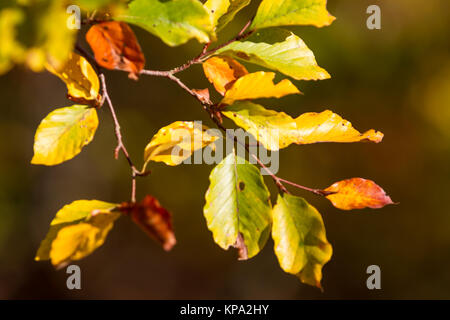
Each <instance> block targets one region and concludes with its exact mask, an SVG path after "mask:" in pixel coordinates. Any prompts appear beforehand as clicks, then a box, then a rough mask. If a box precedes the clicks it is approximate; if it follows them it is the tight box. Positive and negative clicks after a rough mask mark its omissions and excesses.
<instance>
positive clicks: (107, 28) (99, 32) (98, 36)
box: [86, 21, 145, 79]
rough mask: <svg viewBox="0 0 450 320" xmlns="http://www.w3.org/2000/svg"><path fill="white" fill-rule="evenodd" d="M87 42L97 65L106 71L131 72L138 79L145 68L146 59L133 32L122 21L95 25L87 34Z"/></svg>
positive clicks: (132, 76) (131, 75) (130, 75)
mask: <svg viewBox="0 0 450 320" xmlns="http://www.w3.org/2000/svg"><path fill="white" fill-rule="evenodd" d="M86 41H87V42H88V43H89V45H90V46H91V48H92V51H94V54H95V60H96V61H97V63H98V64H99V65H100V66H102V67H104V68H106V69H110V70H112V69H119V70H123V71H127V72H129V73H130V74H129V77H130V78H133V79H137V76H138V74H139V72H140V71H141V70H142V69H143V68H144V65H145V58H144V54H143V53H142V51H141V47H140V46H139V43H138V41H137V39H136V36H135V35H134V33H133V30H131V28H130V27H129V26H128V25H127V24H126V23H125V22H121V21H109V22H103V23H100V24H96V25H93V26H92V27H91V28H90V29H89V31H88V32H87V33H86Z"/></svg>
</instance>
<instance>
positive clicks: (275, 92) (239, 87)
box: [221, 71, 300, 104]
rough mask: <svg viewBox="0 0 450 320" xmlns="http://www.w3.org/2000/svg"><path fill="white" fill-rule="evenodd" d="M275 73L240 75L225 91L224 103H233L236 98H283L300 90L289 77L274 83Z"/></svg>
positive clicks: (261, 72)
mask: <svg viewBox="0 0 450 320" xmlns="http://www.w3.org/2000/svg"><path fill="white" fill-rule="evenodd" d="M274 78H275V73H273V72H264V71H259V72H255V73H249V74H247V75H245V76H242V77H240V78H239V79H237V80H236V82H234V83H233V85H232V86H231V88H230V89H229V90H228V91H227V92H226V93H225V97H224V98H223V100H222V102H221V103H222V104H232V103H233V102H234V101H236V100H249V99H259V98H281V97H283V96H285V95H288V94H296V93H300V91H299V90H298V89H297V88H296V87H295V86H294V85H293V84H292V82H291V81H289V80H288V79H284V80H282V81H280V82H279V83H277V84H274V83H273V79H274Z"/></svg>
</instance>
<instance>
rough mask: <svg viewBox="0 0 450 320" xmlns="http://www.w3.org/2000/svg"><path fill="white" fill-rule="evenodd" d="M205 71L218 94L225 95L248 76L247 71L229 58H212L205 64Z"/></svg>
mask: <svg viewBox="0 0 450 320" xmlns="http://www.w3.org/2000/svg"><path fill="white" fill-rule="evenodd" d="M203 71H204V72H205V75H206V77H207V78H208V80H209V81H210V82H211V83H212V84H213V85H214V88H216V90H217V92H219V93H220V94H221V95H224V94H225V91H227V90H228V89H229V88H230V87H231V86H232V84H233V83H234V82H235V81H236V80H237V79H239V78H240V77H242V76H244V75H246V74H248V71H247V69H245V67H244V66H243V65H242V64H240V63H239V62H237V61H236V60H234V59H232V58H229V57H212V58H210V59H208V60H206V61H205V62H203Z"/></svg>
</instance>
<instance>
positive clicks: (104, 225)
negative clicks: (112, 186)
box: [35, 200, 120, 267]
mask: <svg viewBox="0 0 450 320" xmlns="http://www.w3.org/2000/svg"><path fill="white" fill-rule="evenodd" d="M116 207H117V204H113V203H108V202H103V201H98V200H77V201H74V202H72V203H71V204H68V205H66V206H64V207H63V208H62V209H61V210H59V211H58V212H57V213H56V216H55V218H54V219H53V220H52V222H51V223H50V230H49V231H48V233H47V235H46V237H45V239H44V240H43V241H42V242H41V245H40V247H39V249H38V251H37V253H36V257H35V260H36V261H41V260H49V259H50V260H51V262H52V264H53V265H54V266H55V267H62V266H64V265H66V264H67V263H68V262H70V261H72V260H79V259H82V258H84V257H86V256H87V255H89V254H91V253H92V252H93V251H94V250H95V249H97V248H98V247H100V246H101V245H102V244H103V243H104V241H105V239H106V236H107V235H108V232H109V231H110V230H111V229H112V227H113V224H114V221H115V220H116V219H117V218H118V217H119V216H120V213H118V212H117V211H114V209H115V208H116Z"/></svg>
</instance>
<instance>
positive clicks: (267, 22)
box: [250, 0, 336, 30]
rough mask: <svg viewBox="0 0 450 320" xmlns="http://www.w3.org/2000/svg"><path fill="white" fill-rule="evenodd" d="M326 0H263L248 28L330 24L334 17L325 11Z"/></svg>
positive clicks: (322, 25) (321, 25)
mask: <svg viewBox="0 0 450 320" xmlns="http://www.w3.org/2000/svg"><path fill="white" fill-rule="evenodd" d="M326 6H327V0H301V1H299V0H283V1H280V0H263V1H262V2H261V4H260V5H259V8H258V11H257V12H256V16H255V19H253V22H252V25H251V26H250V29H252V30H253V29H261V28H268V27H276V26H302V25H313V26H316V27H318V28H320V27H324V26H328V25H330V24H331V23H332V22H333V21H334V20H335V19H336V18H335V17H333V16H332V15H331V14H330V13H329V12H328V11H327V8H326Z"/></svg>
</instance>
